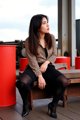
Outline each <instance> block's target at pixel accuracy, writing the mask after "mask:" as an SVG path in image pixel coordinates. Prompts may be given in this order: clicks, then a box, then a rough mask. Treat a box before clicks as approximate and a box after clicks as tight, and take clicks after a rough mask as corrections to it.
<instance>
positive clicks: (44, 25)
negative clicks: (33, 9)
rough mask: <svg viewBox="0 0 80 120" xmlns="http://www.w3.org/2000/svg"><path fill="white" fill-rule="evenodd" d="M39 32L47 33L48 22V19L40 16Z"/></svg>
mask: <svg viewBox="0 0 80 120" xmlns="http://www.w3.org/2000/svg"><path fill="white" fill-rule="evenodd" d="M39 32H40V33H43V34H45V33H49V24H48V21H47V19H46V18H45V17H43V18H42V24H41V27H40V29H39Z"/></svg>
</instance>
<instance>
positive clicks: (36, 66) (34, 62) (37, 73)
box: [25, 39, 42, 76]
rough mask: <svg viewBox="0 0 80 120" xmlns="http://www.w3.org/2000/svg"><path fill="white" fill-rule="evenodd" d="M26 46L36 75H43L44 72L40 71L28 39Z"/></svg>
mask: <svg viewBox="0 0 80 120" xmlns="http://www.w3.org/2000/svg"><path fill="white" fill-rule="evenodd" d="M25 48H26V56H27V58H28V60H29V66H30V67H31V68H32V70H33V72H34V73H35V75H36V76H39V75H41V74H42V73H41V71H40V68H39V65H38V62H37V59H36V56H35V55H33V54H31V53H30V51H29V46H28V39H27V40H26V41H25Z"/></svg>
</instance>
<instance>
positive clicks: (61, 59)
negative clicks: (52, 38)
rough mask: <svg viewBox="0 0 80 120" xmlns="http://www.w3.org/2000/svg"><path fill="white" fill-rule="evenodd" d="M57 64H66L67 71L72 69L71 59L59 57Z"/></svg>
mask: <svg viewBox="0 0 80 120" xmlns="http://www.w3.org/2000/svg"><path fill="white" fill-rule="evenodd" d="M55 63H66V64H67V69H70V57H65V56H59V57H57V58H56V61H55Z"/></svg>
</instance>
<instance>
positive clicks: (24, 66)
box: [19, 58, 28, 72]
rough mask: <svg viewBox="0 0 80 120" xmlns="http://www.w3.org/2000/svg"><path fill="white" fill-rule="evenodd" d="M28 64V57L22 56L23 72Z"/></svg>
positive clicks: (21, 66)
mask: <svg viewBox="0 0 80 120" xmlns="http://www.w3.org/2000/svg"><path fill="white" fill-rule="evenodd" d="M27 65H28V58H20V61H19V70H20V71H22V72H23V71H24V70H25V68H26V66H27Z"/></svg>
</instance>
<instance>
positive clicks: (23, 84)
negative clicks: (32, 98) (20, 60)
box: [16, 67, 37, 116]
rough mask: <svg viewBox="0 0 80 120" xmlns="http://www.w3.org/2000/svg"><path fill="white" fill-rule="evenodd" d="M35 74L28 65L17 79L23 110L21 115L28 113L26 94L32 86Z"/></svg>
mask: <svg viewBox="0 0 80 120" xmlns="http://www.w3.org/2000/svg"><path fill="white" fill-rule="evenodd" d="M36 79H37V78H36V76H35V74H34V73H33V71H32V70H31V68H30V67H28V68H27V69H26V70H25V71H24V72H23V73H22V74H21V75H20V78H19V80H18V81H17V83H16V86H17V88H18V90H19V92H20V95H21V97H22V101H23V111H22V116H25V115H28V114H29V111H30V109H29V101H28V94H29V92H30V90H31V88H32V85H33V82H34V81H35V80H36Z"/></svg>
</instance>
